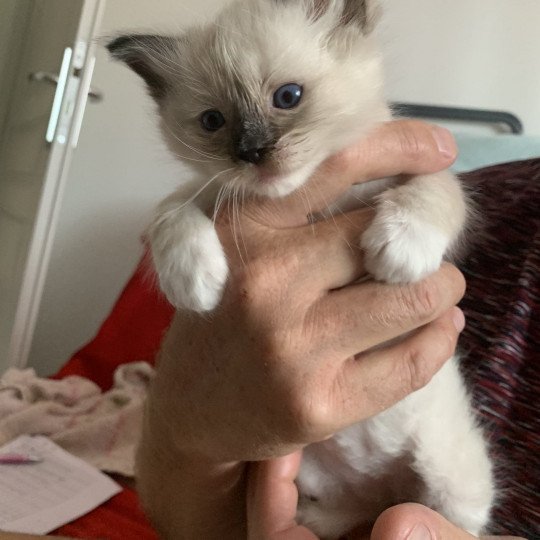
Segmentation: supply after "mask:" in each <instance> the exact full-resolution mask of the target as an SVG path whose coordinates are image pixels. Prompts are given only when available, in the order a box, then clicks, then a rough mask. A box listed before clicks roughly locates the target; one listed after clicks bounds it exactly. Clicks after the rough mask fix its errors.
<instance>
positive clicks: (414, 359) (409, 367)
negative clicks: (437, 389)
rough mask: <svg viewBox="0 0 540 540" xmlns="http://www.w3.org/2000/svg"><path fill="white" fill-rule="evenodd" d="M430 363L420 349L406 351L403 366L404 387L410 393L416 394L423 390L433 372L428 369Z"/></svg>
mask: <svg viewBox="0 0 540 540" xmlns="http://www.w3.org/2000/svg"><path fill="white" fill-rule="evenodd" d="M431 365H432V362H430V358H428V357H427V356H426V354H425V352H424V351H423V350H422V349H416V348H415V349H411V350H408V351H407V353H406V356H405V361H404V363H403V366H404V370H405V373H404V382H405V387H406V388H408V390H409V391H410V392H411V393H412V392H416V391H417V390H420V389H421V388H424V386H426V385H427V384H428V383H429V381H431V378H432V377H433V372H432V370H431V369H429V368H430V366H431Z"/></svg>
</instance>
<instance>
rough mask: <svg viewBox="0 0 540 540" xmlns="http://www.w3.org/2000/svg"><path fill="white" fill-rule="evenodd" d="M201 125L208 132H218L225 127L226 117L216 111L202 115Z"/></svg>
mask: <svg viewBox="0 0 540 540" xmlns="http://www.w3.org/2000/svg"><path fill="white" fill-rule="evenodd" d="M201 125H202V127H203V128H204V129H206V131H217V130H218V129H220V128H222V127H223V126H224V125H225V117H224V116H223V115H222V114H221V113H220V112H219V111H216V110H214V109H212V110H210V111H206V112H204V113H202V115H201Z"/></svg>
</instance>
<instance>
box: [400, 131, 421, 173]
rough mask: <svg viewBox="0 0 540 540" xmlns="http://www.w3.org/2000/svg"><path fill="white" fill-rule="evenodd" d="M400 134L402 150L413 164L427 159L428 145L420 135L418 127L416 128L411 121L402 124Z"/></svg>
mask: <svg viewBox="0 0 540 540" xmlns="http://www.w3.org/2000/svg"><path fill="white" fill-rule="evenodd" d="M398 134H399V142H400V147H401V151H402V152H403V154H404V155H405V156H406V158H407V160H409V161H410V162H411V164H412V165H415V164H417V163H419V162H420V161H422V160H423V159H425V155H426V151H427V145H426V143H425V141H424V139H423V138H421V137H420V136H419V130H418V129H414V128H413V126H412V125H411V123H406V124H401V125H400V129H399V132H398Z"/></svg>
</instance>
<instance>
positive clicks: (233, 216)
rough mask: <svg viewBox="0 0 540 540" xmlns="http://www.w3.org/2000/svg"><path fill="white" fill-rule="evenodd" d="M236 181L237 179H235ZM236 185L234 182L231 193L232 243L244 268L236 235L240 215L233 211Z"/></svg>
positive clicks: (244, 262) (244, 263) (244, 264)
mask: <svg viewBox="0 0 540 540" xmlns="http://www.w3.org/2000/svg"><path fill="white" fill-rule="evenodd" d="M235 180H237V179H235ZM237 187H238V186H237V184H236V181H235V183H234V184H233V192H232V197H231V199H232V233H233V238H234V243H235V245H236V251H238V255H239V257H240V261H241V263H242V266H244V267H245V266H246V261H245V260H244V257H243V256H242V250H241V249H240V243H239V242H238V234H237V232H236V219H238V226H239V227H240V214H239V213H238V214H236V213H235V212H236V210H235V204H236V194H237Z"/></svg>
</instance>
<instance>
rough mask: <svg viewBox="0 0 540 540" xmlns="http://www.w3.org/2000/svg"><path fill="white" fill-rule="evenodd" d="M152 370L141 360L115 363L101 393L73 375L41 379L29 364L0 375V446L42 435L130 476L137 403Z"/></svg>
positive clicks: (138, 419)
mask: <svg viewBox="0 0 540 540" xmlns="http://www.w3.org/2000/svg"><path fill="white" fill-rule="evenodd" d="M153 375H154V370H153V368H152V367H151V366H150V365H149V364H147V363H146V362H136V363H132V364H125V365H123V366H120V367H119V368H118V369H117V370H116V372H115V374H114V385H113V388H112V389H111V390H109V391H108V392H102V391H101V390H100V388H99V387H98V386H97V385H96V384H95V383H93V382H92V381H90V380H88V379H85V378H83V377H79V376H71V377H66V378H65V379H62V380H60V381H54V380H50V379H42V378H39V377H37V376H36V373H35V371H34V370H33V369H24V370H17V369H9V370H8V371H7V372H6V373H5V374H4V375H3V376H2V377H1V378H0V445H3V444H5V443H7V442H9V441H11V440H12V439H15V438H17V437H18V436H19V435H46V436H48V437H49V438H50V439H51V440H53V441H54V442H55V443H56V444H58V445H60V446H61V447H62V448H64V449H65V450H67V451H68V452H70V453H72V454H74V455H75V456H78V457H80V458H81V459H84V460H85V461H87V462H88V463H90V464H92V465H94V466H95V467H98V468H99V469H101V470H103V471H107V472H112V473H118V474H122V475H124V476H134V462H135V448H136V446H137V444H138V442H139V438H140V436H141V430H142V415H143V404H144V400H145V397H146V394H147V390H148V387H149V384H150V381H151V380H152V378H153Z"/></svg>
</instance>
